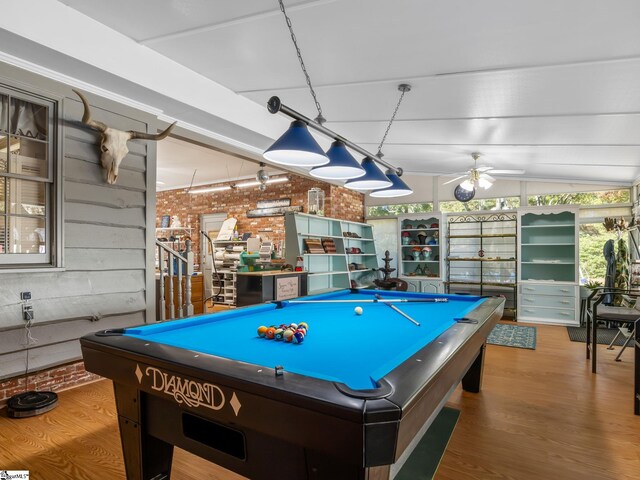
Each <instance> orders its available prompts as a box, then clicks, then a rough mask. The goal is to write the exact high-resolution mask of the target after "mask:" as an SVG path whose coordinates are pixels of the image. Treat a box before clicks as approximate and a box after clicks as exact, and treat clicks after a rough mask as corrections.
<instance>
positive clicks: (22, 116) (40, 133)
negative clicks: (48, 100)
mask: <svg viewBox="0 0 640 480" xmlns="http://www.w3.org/2000/svg"><path fill="white" fill-rule="evenodd" d="M9 116H10V122H11V133H13V134H15V135H21V136H23V137H30V138H37V139H39V140H46V139H47V126H48V116H49V115H48V112H47V107H45V106H43V105H37V104H35V103H31V102H27V101H25V100H20V99H18V98H12V99H11V110H10V112H9Z"/></svg>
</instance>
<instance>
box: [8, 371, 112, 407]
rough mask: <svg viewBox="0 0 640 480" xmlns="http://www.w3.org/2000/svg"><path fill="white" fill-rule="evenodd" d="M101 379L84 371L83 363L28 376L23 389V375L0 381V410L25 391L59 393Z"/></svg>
mask: <svg viewBox="0 0 640 480" xmlns="http://www.w3.org/2000/svg"><path fill="white" fill-rule="evenodd" d="M101 379H102V377H100V376H98V375H95V374H93V373H89V372H87V371H86V370H85V369H84V363H83V362H74V363H68V364H66V365H59V366H57V367H54V368H50V369H48V370H41V371H39V372H33V373H30V374H29V379H28V381H29V383H28V384H27V385H26V388H25V378H24V375H23V376H20V377H14V378H9V379H7V380H0V408H4V407H5V406H6V405H7V400H9V398H10V397H12V396H14V395H16V394H18V393H22V392H24V391H25V390H39V391H45V390H46V391H54V392H55V391H59V390H66V389H68V388H72V387H77V386H78V385H82V384H84V383H89V382H95V381H96V380H101Z"/></svg>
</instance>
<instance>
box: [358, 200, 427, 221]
mask: <svg viewBox="0 0 640 480" xmlns="http://www.w3.org/2000/svg"><path fill="white" fill-rule="evenodd" d="M421 212H433V203H430V202H428V203H400V204H398V205H376V206H375V207H369V208H368V209H367V218H369V217H391V216H396V215H402V214H403V213H421Z"/></svg>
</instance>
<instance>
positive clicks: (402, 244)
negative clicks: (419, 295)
mask: <svg viewBox="0 0 640 480" xmlns="http://www.w3.org/2000/svg"><path fill="white" fill-rule="evenodd" d="M441 224H442V216H441V215H440V214H438V213H425V214H408V215H401V216H399V217H398V267H399V272H398V276H399V277H400V278H402V279H403V280H405V281H407V282H408V283H409V288H410V289H411V290H413V291H419V292H422V291H426V292H440V291H441V290H442V252H441V248H442V246H441V241H440V240H441V238H442V235H441Z"/></svg>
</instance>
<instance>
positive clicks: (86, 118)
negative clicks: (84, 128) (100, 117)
mask: <svg viewBox="0 0 640 480" xmlns="http://www.w3.org/2000/svg"><path fill="white" fill-rule="evenodd" d="M73 91H74V92H76V95H78V96H79V97H80V100H82V104H83V105H84V113H83V114H82V123H86V124H87V125H89V126H90V127H91V128H93V129H94V130H97V131H99V132H104V131H105V130H106V129H107V126H106V125H105V124H104V123H102V122H98V121H97V120H92V119H91V107H90V106H89V102H87V99H86V98H84V95H82V94H81V93H80V92H79V91H78V90H75V89H74V90H73Z"/></svg>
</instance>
